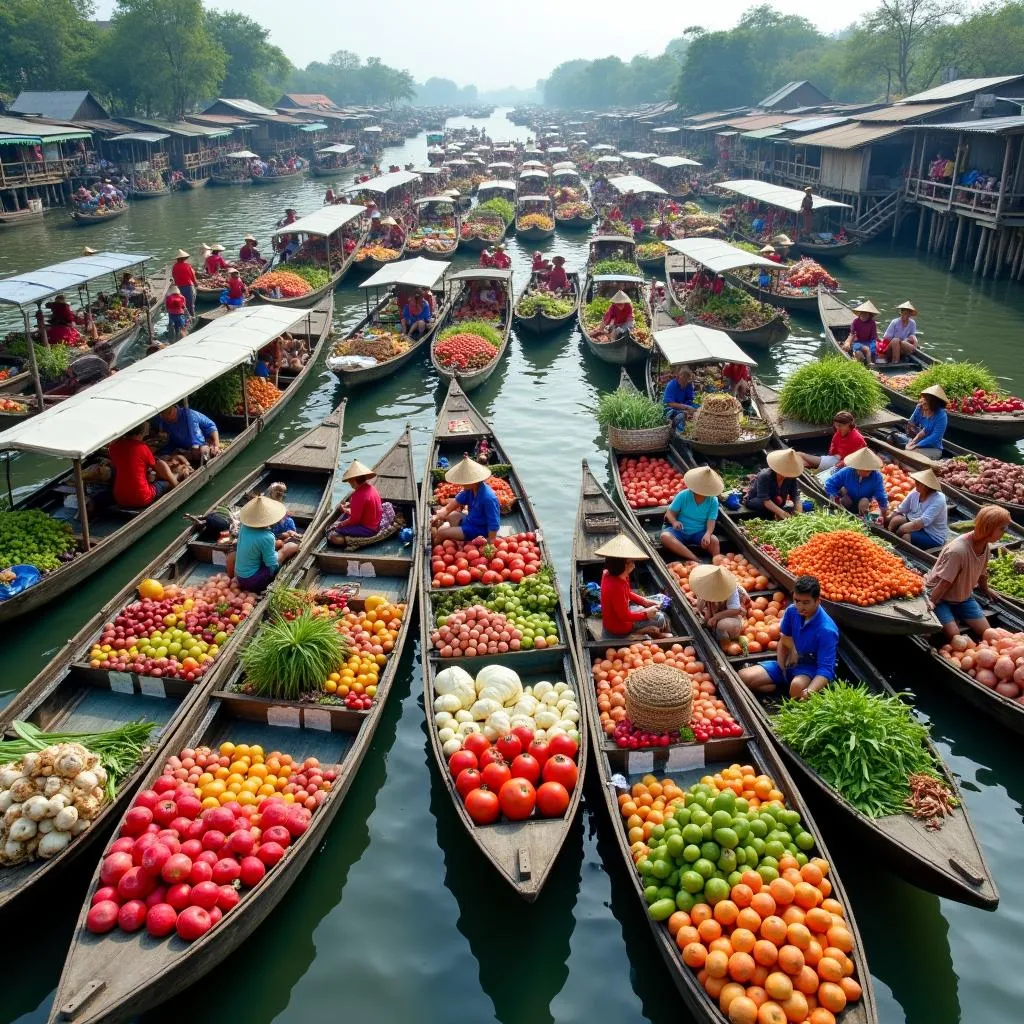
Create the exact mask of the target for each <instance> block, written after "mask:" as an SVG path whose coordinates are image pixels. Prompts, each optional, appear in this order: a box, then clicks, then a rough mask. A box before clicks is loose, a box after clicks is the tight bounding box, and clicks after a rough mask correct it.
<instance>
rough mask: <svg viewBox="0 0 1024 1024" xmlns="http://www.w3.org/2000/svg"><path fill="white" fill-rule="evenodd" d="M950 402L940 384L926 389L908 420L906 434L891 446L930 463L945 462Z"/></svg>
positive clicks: (900, 434)
mask: <svg viewBox="0 0 1024 1024" xmlns="http://www.w3.org/2000/svg"><path fill="white" fill-rule="evenodd" d="M948 401H949V399H948V398H947V397H946V392H945V391H944V390H943V388H942V385H941V384H933V385H932V386H931V387H928V388H924V389H923V390H922V391H921V396H920V398H918V400H917V405H916V406H914V411H913V412H912V413H911V414H910V419H909V420H907V432H906V433H905V434H904V433H899V432H897V433H895V434H893V435H892V443H893V444H895V445H899V447H900V448H906V450H907V451H908V452H916V453H917V454H918V455H923V456H925V458H928V459H941V458H942V439H943V438H944V437H945V436H946V428H947V427H948V426H949V416H948V415H947V413H946V405H947V403H948Z"/></svg>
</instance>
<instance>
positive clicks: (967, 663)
mask: <svg viewBox="0 0 1024 1024" xmlns="http://www.w3.org/2000/svg"><path fill="white" fill-rule="evenodd" d="M976 661H977V659H976V658H975V657H974V655H973V654H965V655H964V656H963V657H962V658H961V659H960V667H961V668H962V669H963V670H964V671H965V672H970V670H971V669H972V668H974V665H975V662H976Z"/></svg>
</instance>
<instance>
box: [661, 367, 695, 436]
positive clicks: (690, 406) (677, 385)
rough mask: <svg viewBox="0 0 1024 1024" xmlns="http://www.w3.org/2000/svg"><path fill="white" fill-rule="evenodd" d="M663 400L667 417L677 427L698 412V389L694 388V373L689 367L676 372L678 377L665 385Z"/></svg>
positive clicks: (680, 368)
mask: <svg viewBox="0 0 1024 1024" xmlns="http://www.w3.org/2000/svg"><path fill="white" fill-rule="evenodd" d="M661 400H662V402H663V403H664V404H665V415H666V417H667V418H668V420H669V422H671V423H672V425H673V426H676V427H678V426H679V424H680V422H681V421H684V420H685V419H686V417H687V416H692V415H693V414H694V413H695V412H696V411H697V389H696V388H695V387H694V386H693V371H692V370H691V369H690V368H689V367H688V366H680V367H679V369H678V370H676V375H675V376H674V377H673V378H672V380H670V381H669V382H668V384H666V385H665V394H664V395H663V396H662V399H661Z"/></svg>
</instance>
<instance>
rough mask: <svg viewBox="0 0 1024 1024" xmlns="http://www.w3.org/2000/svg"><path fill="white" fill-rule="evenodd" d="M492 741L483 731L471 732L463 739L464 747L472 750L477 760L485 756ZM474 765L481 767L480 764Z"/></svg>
mask: <svg viewBox="0 0 1024 1024" xmlns="http://www.w3.org/2000/svg"><path fill="white" fill-rule="evenodd" d="M490 745H491V741H490V740H489V739H488V738H487V737H486V736H485V735H484V734H483V733H482V732H471V733H470V734H469V735H468V736H467V737H466V738H465V739H464V740H463V741H462V749H463V750H469V751H472V753H474V754H475V755H476V758H477V761H478V762H479V760H480V758H481V757H482V756H483V753H484V751H485V750H487V749H489V748H490ZM474 767H480V766H479V764H477V765H474Z"/></svg>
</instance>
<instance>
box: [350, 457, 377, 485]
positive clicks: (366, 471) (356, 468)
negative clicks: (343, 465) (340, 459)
mask: <svg viewBox="0 0 1024 1024" xmlns="http://www.w3.org/2000/svg"><path fill="white" fill-rule="evenodd" d="M376 475H377V474H376V473H375V472H374V471H373V470H372V469H370V468H369V466H364V465H363V464H362V463H361V462H360V461H359V460H358V459H356V460H355V461H354V462H353V463H352V465H351V466H349V467H348V469H346V470H345V472H344V474H343V475H342V478H341V479H342V480H344V481H346V482H348V481H349V480H358V479H359V477H363V476H376Z"/></svg>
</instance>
